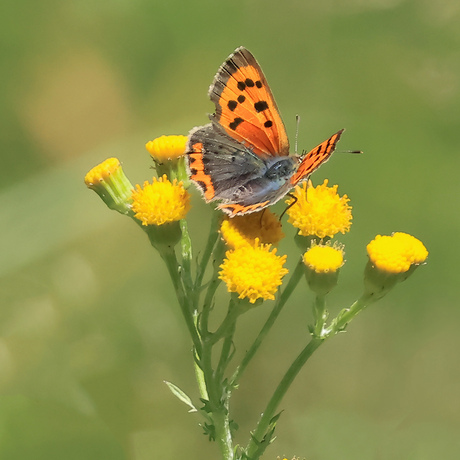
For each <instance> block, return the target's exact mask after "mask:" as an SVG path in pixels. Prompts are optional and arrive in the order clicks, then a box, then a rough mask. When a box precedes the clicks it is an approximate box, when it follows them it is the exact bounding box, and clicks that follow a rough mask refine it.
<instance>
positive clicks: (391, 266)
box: [367, 232, 428, 273]
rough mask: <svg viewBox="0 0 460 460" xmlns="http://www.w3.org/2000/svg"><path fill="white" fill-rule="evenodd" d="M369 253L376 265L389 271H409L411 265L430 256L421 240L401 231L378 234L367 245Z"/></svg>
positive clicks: (417, 263) (382, 269)
mask: <svg viewBox="0 0 460 460" xmlns="http://www.w3.org/2000/svg"><path fill="white" fill-rule="evenodd" d="M367 254H368V255H369V260H370V261H371V263H372V264H373V265H374V266H375V267H377V268H378V269H380V270H381V271H384V272H387V273H404V272H407V271H408V270H409V268H410V267H411V265H420V264H421V263H423V262H425V260H426V258H427V257H428V251H427V250H426V248H425V246H424V245H423V243H422V242H421V241H420V240H418V239H417V238H415V237H413V236H411V235H408V234H407V233H401V232H396V233H393V235H391V236H385V235H384V236H382V235H377V236H376V237H375V239H374V240H372V241H371V242H370V243H369V244H368V245H367Z"/></svg>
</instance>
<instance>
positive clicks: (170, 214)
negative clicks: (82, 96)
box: [85, 136, 428, 460]
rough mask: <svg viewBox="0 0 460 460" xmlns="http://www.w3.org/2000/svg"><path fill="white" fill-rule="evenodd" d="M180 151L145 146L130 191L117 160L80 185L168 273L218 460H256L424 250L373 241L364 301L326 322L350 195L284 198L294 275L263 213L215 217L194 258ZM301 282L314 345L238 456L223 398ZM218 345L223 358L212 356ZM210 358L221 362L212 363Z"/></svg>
mask: <svg viewBox="0 0 460 460" xmlns="http://www.w3.org/2000/svg"><path fill="white" fill-rule="evenodd" d="M186 142H187V138H186V137H185V136H161V137H159V138H157V139H154V140H152V141H150V142H148V143H147V144H146V148H147V150H148V152H149V153H150V155H151V156H152V158H153V160H154V162H155V169H156V173H157V176H158V177H154V178H153V180H152V181H151V182H148V181H145V182H144V183H143V185H142V186H140V185H136V186H135V187H133V185H132V184H131V182H130V181H129V180H128V179H127V177H126V176H125V174H124V172H123V169H122V167H121V163H120V161H119V160H118V159H116V158H109V159H107V160H105V161H104V162H102V163H101V164H100V165H98V166H96V167H95V168H93V169H92V170H91V171H89V172H88V174H87V175H86V177H85V183H86V185H87V187H89V188H90V189H92V190H94V191H95V192H96V193H97V194H98V195H99V196H100V197H101V198H102V200H103V201H104V202H105V203H106V205H107V206H108V207H109V208H111V209H113V210H116V211H117V212H119V213H121V214H124V215H127V216H129V217H131V218H132V219H133V220H134V221H135V222H136V223H137V224H138V225H139V227H140V228H142V229H143V230H144V231H145V233H146V234H147V236H148V238H149V240H150V242H151V244H152V246H153V247H154V248H156V249H157V250H158V251H159V253H160V255H161V257H162V259H163V260H164V262H165V264H166V267H167V269H168V272H169V275H170V277H171V280H172V282H173V286H174V289H175V291H176V295H177V300H178V303H179V306H180V308H181V312H182V314H183V316H184V319H185V322H186V325H187V328H188V331H189V333H190V337H191V340H192V344H193V360H194V363H195V366H196V374H197V381H198V385H199V389H200V401H201V403H202V404H203V407H201V408H200V410H201V412H202V414H203V416H204V419H205V422H204V423H203V424H202V426H203V428H204V430H205V433H206V434H207V435H208V436H209V438H210V439H215V440H217V441H218V442H220V443H221V450H222V452H224V453H226V454H228V455H227V456H226V457H225V458H234V457H233V456H230V454H229V453H232V455H233V452H238V458H247V459H248V460H257V459H259V458H260V455H261V454H262V452H263V451H264V449H265V447H266V446H267V445H269V444H270V443H271V441H272V440H273V439H274V438H273V433H274V429H275V424H276V420H277V419H278V417H279V414H278V415H277V414H276V411H277V406H278V405H279V403H280V401H281V398H282V397H283V395H284V394H285V392H286V391H287V389H288V387H289V385H290V384H291V383H292V379H293V376H295V375H297V373H298V371H299V370H300V368H301V367H302V366H303V365H304V364H305V362H306V360H307V359H308V358H309V356H310V355H311V354H312V353H313V351H314V350H316V348H317V347H318V346H319V345H320V344H321V343H323V342H324V341H325V340H326V339H328V338H330V337H332V336H334V335H336V334H337V333H339V332H341V331H343V330H345V328H346V327H347V326H348V324H349V323H350V322H351V321H352V320H353V319H354V318H355V317H356V315H357V314H358V313H359V312H360V311H362V310H363V309H364V308H366V307H367V306H368V305H370V304H372V303H373V302H375V301H376V300H378V299H381V298H382V297H383V296H384V295H386V294H387V293H388V292H389V291H390V290H391V289H392V288H393V287H394V286H395V284H396V283H398V282H401V281H404V280H405V279H407V278H408V276H410V275H411V274H412V273H413V272H414V270H415V269H416V268H417V267H418V266H419V265H421V264H423V263H424V262H425V260H426V259H427V257H428V251H427V250H426V248H425V246H424V245H423V243H422V242H421V241H419V240H418V239H416V238H415V237H413V236H411V235H408V234H406V233H402V232H397V233H394V234H392V235H391V236H382V235H377V236H376V237H375V239H374V240H372V241H371V242H370V243H369V244H368V245H367V254H368V258H369V260H368V263H367V265H366V267H365V269H364V286H363V292H362V294H361V296H360V297H358V298H357V300H356V301H355V302H354V303H353V304H352V305H351V306H350V307H345V308H342V309H341V310H340V311H339V313H338V314H337V315H336V316H335V318H332V319H330V318H329V312H328V309H327V305H326V299H327V298H328V297H327V296H328V294H329V293H330V292H331V290H332V289H334V288H335V287H336V286H337V284H338V280H339V274H340V271H341V269H342V267H343V266H344V264H345V259H344V256H345V249H344V245H343V244H342V243H340V242H338V241H337V240H333V239H334V238H336V236H337V235H339V234H345V233H347V232H348V231H349V230H350V228H351V221H352V207H351V206H350V200H349V198H348V197H347V195H342V196H340V195H339V194H338V186H337V185H333V186H332V187H330V186H328V181H327V180H325V181H324V182H323V183H322V184H320V185H318V186H316V187H314V186H313V184H312V182H311V181H308V182H303V183H302V184H301V185H299V186H297V187H295V189H294V191H293V193H292V195H289V198H288V199H287V200H286V202H285V203H286V206H287V208H286V213H287V214H288V216H289V218H288V223H289V224H291V225H292V227H293V229H294V231H295V232H296V236H295V241H296V243H297V246H298V247H299V248H300V250H298V249H297V250H296V253H295V256H294V257H295V260H296V261H297V264H296V266H295V268H294V269H293V270H291V269H288V268H286V265H287V263H288V256H287V255H286V254H282V253H283V252H284V248H283V247H282V245H283V243H284V241H283V238H284V237H285V234H284V232H283V228H282V224H281V218H279V217H278V216H277V215H276V214H274V213H273V212H272V211H271V210H269V209H264V210H262V211H260V212H252V213H249V214H246V215H243V216H236V217H233V218H229V217H225V218H224V217H223V216H222V215H220V214H218V212H219V211H216V212H215V214H214V215H213V219H212V221H211V222H210V223H209V224H207V223H206V222H205V223H204V224H203V225H202V228H203V229H205V228H206V230H209V235H208V238H207V240H206V245H205V248H204V250H202V251H200V252H199V256H198V257H194V256H193V253H192V246H193V245H192V238H191V236H190V234H189V233H188V222H187V215H188V212H189V211H190V209H191V204H190V194H189V192H188V190H187V187H188V184H189V180H188V177H187V172H186V167H185V161H184V153H185V148H186ZM202 167H203V168H204V163H202ZM202 178H203V179H206V176H204V175H203V177H202ZM283 215H284V213H283V214H281V216H283ZM293 229H292V228H291V232H292V231H293ZM277 245H278V246H279V247H275V246H277ZM363 252H364V249H363ZM302 279H305V280H306V285H308V287H309V288H310V290H311V291H312V293H313V295H312V298H313V305H312V310H311V316H312V323H311V324H309V325H308V332H309V333H310V335H311V341H310V342H309V343H308V345H307V346H306V347H305V349H304V350H303V351H302V353H300V354H299V355H298V357H297V358H295V359H294V361H293V363H292V364H291V366H290V367H289V368H288V370H287V371H286V374H285V376H284V377H283V379H282V381H281V383H280V385H279V386H278V387H277V389H276V392H275V393H274V395H273V397H272V399H271V400H270V403H269V404H268V406H267V408H266V410H264V411H263V412H262V416H261V418H260V421H259V422H258V425H257V427H256V429H255V431H254V432H252V433H251V438H250V440H249V443H248V446H247V447H246V448H245V449H243V448H239V447H237V448H235V447H234V446H233V444H232V439H233V438H232V436H233V432H232V430H233V427H234V425H235V424H234V423H233V421H232V420H231V419H229V410H228V407H229V399H230V397H231V395H232V392H233V390H234V389H235V388H237V387H238V382H239V379H240V377H241V374H242V373H243V372H244V370H245V368H246V366H247V365H248V363H249V361H250V360H251V359H252V358H253V356H254V355H255V353H256V352H257V350H258V348H259V346H260V344H261V343H262V340H263V339H264V338H265V337H266V336H267V334H268V331H269V330H270V328H271V327H272V326H273V324H274V321H275V320H276V318H277V316H278V315H279V313H280V311H281V309H282V308H283V306H284V305H285V304H286V302H287V300H288V299H289V297H290V296H291V294H292V293H293V291H294V289H295V288H296V286H297V285H298V284H299V282H300V281H301V280H302ZM219 286H225V287H226V291H227V292H228V293H230V294H231V295H230V296H229V297H230V300H229V303H228V307H227V313H226V315H225V318H224V319H223V320H222V322H221V323H220V325H219V326H218V327H217V328H216V330H214V331H210V326H209V325H210V316H211V315H212V313H213V311H214V307H215V306H216V304H217V303H218V300H217V299H218V298H219V297H217V294H216V293H217V290H218V289H219ZM222 293H223V294H225V291H224V290H222ZM265 301H271V302H273V309H272V311H271V313H270V314H269V316H268V319H267V320H266V322H265V324H264V326H263V328H262V329H261V331H260V332H259V335H258V336H257V337H256V339H255V340H254V342H253V344H252V345H251V346H250V347H249V349H248V351H247V352H246V354H245V356H244V358H243V359H242V361H241V363H240V364H239V365H238V366H235V367H236V369H237V370H236V371H235V372H234V373H233V374H232V375H229V374H228V365H229V363H230V361H231V360H232V358H233V355H234V350H233V349H234V347H235V345H234V342H235V337H234V334H235V329H236V321H237V318H238V316H239V315H241V314H243V313H244V312H246V311H248V310H249V307H253V306H254V307H255V306H256V305H260V304H261V303H263V302H265ZM215 309H216V310H217V308H215ZM212 324H214V321H213V323H212ZM308 332H307V329H306V333H308ZM216 344H219V345H218V349H219V351H216V349H215V348H213V347H214V346H215V345H216ZM215 353H219V357H218V358H217V359H216V356H215ZM168 386H169V388H170V389H171V391H172V392H173V394H175V395H176V396H177V397H178V398H179V399H180V400H181V401H183V402H184V403H186V404H187V405H188V406H189V407H190V408H191V410H192V411H197V410H198V409H197V408H196V406H195V405H194V403H193V402H192V400H191V398H189V397H188V396H187V395H185V393H184V392H183V391H182V390H180V389H179V388H177V387H176V386H175V385H174V384H172V383H168Z"/></svg>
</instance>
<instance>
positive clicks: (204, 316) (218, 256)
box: [199, 241, 225, 336]
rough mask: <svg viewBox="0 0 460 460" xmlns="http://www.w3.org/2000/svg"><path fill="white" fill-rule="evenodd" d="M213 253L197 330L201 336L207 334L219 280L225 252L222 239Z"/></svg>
mask: <svg viewBox="0 0 460 460" xmlns="http://www.w3.org/2000/svg"><path fill="white" fill-rule="evenodd" d="M214 252H215V254H214V263H213V265H214V271H213V274H212V277H211V281H210V282H209V285H208V289H207V291H206V296H205V298H204V301H203V309H202V313H201V318H200V325H199V326H200V327H199V330H200V331H201V334H202V335H203V336H206V335H207V334H209V329H208V322H209V315H210V313H211V309H212V305H213V301H214V294H215V293H216V290H217V288H218V287H219V285H220V283H221V280H220V279H219V268H220V267H219V266H220V263H221V261H222V258H223V255H224V253H225V244H224V243H223V242H222V241H219V242H218V243H217V245H216V247H215V251H214Z"/></svg>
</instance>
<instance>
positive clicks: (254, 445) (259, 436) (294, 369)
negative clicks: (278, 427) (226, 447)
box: [246, 338, 324, 460]
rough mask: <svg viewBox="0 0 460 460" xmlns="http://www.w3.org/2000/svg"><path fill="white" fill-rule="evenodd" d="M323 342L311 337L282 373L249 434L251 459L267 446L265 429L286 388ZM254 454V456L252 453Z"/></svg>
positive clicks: (247, 449)
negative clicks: (251, 432)
mask: <svg viewBox="0 0 460 460" xmlns="http://www.w3.org/2000/svg"><path fill="white" fill-rule="evenodd" d="M323 342H324V340H320V339H315V338H313V339H311V340H310V342H309V343H308V344H307V346H306V347H305V348H304V349H303V350H302V352H301V353H300V354H299V356H297V358H296V359H295V361H294V362H293V363H292V364H291V366H290V367H289V369H288V370H287V372H286V374H284V376H283V378H282V380H281V382H280V383H279V385H278V387H277V388H276V390H275V392H274V393H273V396H272V397H271V399H270V401H269V402H268V405H267V407H266V409H265V411H264V412H263V414H262V416H261V418H260V420H259V423H258V424H257V427H256V429H255V431H254V433H253V435H252V436H251V440H250V441H249V444H248V447H247V448H246V455H247V456H248V458H249V459H251V460H257V459H258V458H260V455H261V454H262V453H263V451H264V450H265V448H266V447H267V446H268V444H269V441H270V439H267V440H264V436H265V434H266V431H267V429H268V427H269V425H270V422H271V420H272V418H273V417H274V416H275V412H276V410H277V409H278V406H279V404H280V402H281V400H282V399H283V397H284V395H285V394H286V392H287V390H288V389H289V387H290V386H291V384H292V382H293V381H294V379H295V377H296V376H297V374H298V373H299V371H300V369H302V367H303V365H304V364H305V363H306V362H307V360H308V358H310V356H311V355H312V354H313V352H314V351H315V350H316V349H317V348H318V347H319V346H320V345H321V344H322V343H323ZM263 441H266V444H265V445H264V446H263V447H261V446H260V443H262V442H263ZM254 454H256V456H255V457H253V455H254Z"/></svg>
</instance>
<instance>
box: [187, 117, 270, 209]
mask: <svg viewBox="0 0 460 460" xmlns="http://www.w3.org/2000/svg"><path fill="white" fill-rule="evenodd" d="M196 143H201V144H203V164H204V169H205V173H206V174H208V175H210V176H211V179H212V182H213V185H214V190H215V194H216V196H215V199H224V200H225V199H232V198H231V197H232V196H233V194H234V193H235V191H236V189H238V187H240V186H241V185H242V184H245V183H246V182H248V181H250V180H251V179H254V178H257V177H260V176H261V175H263V174H264V172H265V170H266V169H267V168H266V165H265V161H264V160H263V159H261V158H259V157H257V156H256V155H255V154H254V153H253V152H252V151H251V150H250V149H249V148H247V147H245V146H244V145H243V144H241V143H240V142H238V141H236V140H235V139H232V138H231V137H229V136H228V135H227V134H225V133H224V132H222V131H220V130H219V129H217V128H216V127H214V126H213V124H211V123H210V124H208V125H205V126H202V127H200V128H197V129H196V130H195V131H192V133H191V134H190V137H189V145H190V146H191V145H194V144H196Z"/></svg>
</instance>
